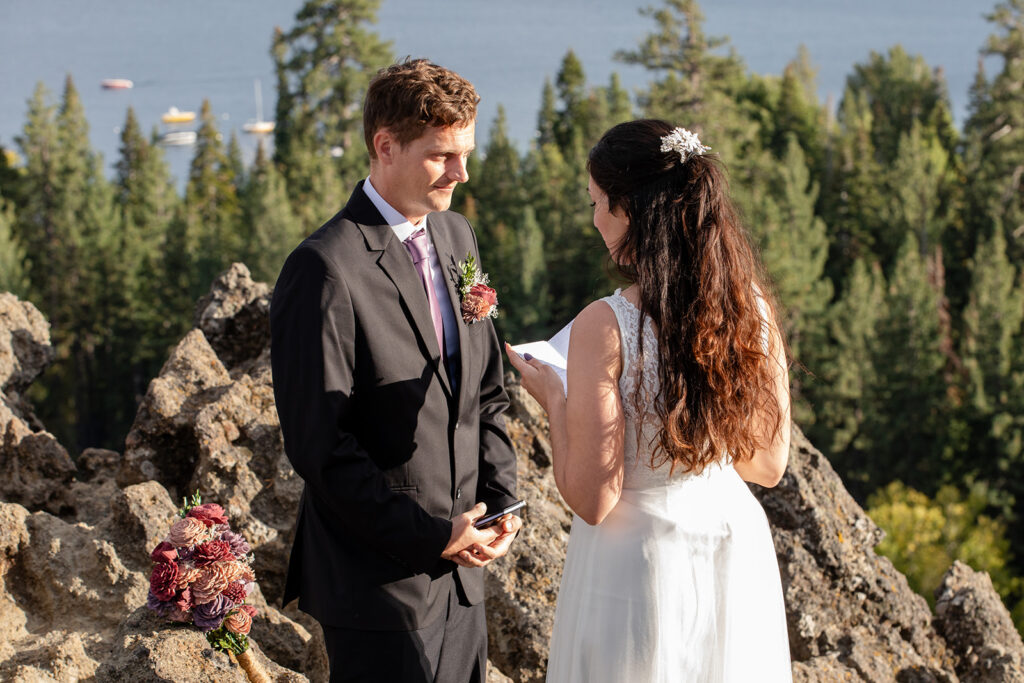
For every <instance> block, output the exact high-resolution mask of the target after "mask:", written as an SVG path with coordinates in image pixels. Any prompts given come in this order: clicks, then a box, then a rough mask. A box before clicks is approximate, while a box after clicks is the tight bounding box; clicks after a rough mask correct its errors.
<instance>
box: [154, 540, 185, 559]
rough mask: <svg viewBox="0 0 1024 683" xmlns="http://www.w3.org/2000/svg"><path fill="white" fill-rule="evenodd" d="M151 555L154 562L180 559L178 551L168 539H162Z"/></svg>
mask: <svg viewBox="0 0 1024 683" xmlns="http://www.w3.org/2000/svg"><path fill="white" fill-rule="evenodd" d="M149 556H150V557H151V558H152V559H153V561H154V562H174V561H175V560H176V559H178V551H177V550H176V549H175V548H174V546H173V545H171V544H170V543H168V542H167V541H161V542H160V545H158V546H157V547H155V548H153V552H152V553H150V555H149Z"/></svg>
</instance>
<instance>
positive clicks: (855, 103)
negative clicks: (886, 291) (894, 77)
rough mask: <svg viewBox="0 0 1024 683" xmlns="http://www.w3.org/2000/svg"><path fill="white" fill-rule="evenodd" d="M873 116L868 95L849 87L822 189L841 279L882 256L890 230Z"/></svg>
mask: <svg viewBox="0 0 1024 683" xmlns="http://www.w3.org/2000/svg"><path fill="white" fill-rule="evenodd" d="M873 121H874V119H873V116H872V114H871V109H870V105H869V103H868V98H867V95H866V94H865V93H863V92H857V91H854V90H853V89H852V88H850V87H849V86H847V88H846V91H845V93H844V95H843V99H842V102H841V103H840V108H839V116H838V131H837V139H836V140H835V142H834V153H833V155H832V167H831V168H828V169H827V170H826V173H827V176H828V178H829V182H828V183H827V184H826V185H824V186H823V188H822V192H823V196H822V200H821V202H820V214H821V216H822V218H824V220H825V224H826V225H827V226H828V228H829V263H828V267H827V272H828V274H829V277H830V278H831V280H832V281H833V282H836V283H841V282H842V281H843V279H844V277H845V274H846V272H847V271H848V269H849V268H850V265H851V264H852V263H853V262H854V261H856V260H857V259H861V258H864V259H872V258H878V257H877V254H878V253H879V250H878V245H877V243H876V242H877V239H878V236H879V235H880V234H887V232H886V231H887V228H888V225H887V223H886V222H885V219H884V213H885V201H884V197H885V196H886V195H885V193H884V192H883V191H882V182H883V173H882V169H883V167H882V165H881V164H880V163H879V161H878V160H877V158H876V154H875V146H874V143H873V142H872V137H871V131H872V125H873ZM883 265H886V266H887V265H888V263H884V264H883Z"/></svg>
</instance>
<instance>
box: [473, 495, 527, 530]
mask: <svg viewBox="0 0 1024 683" xmlns="http://www.w3.org/2000/svg"><path fill="white" fill-rule="evenodd" d="M524 507H526V501H525V500H517V501H516V502H514V503H512V504H511V505H509V506H508V507H506V508H505V509H504V510H502V511H500V512H495V513H492V514H489V515H484V516H483V517H481V518H480V519H478V520H476V521H475V522H473V526H474V527H476V528H477V529H486V528H487V527H489V526H491V525H492V524H494V523H495V522H497V521H498V520H499V519H501V518H502V517H504V516H505V515H507V514H509V513H510V512H515V511H516V510H522V509H523V508H524Z"/></svg>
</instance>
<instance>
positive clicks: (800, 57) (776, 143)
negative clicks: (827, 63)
mask: <svg viewBox="0 0 1024 683" xmlns="http://www.w3.org/2000/svg"><path fill="white" fill-rule="evenodd" d="M771 124H772V125H771V126H770V129H769V130H770V135H771V137H770V139H769V141H768V143H767V146H768V147H769V148H770V149H771V150H772V152H773V153H774V154H775V156H776V157H778V158H780V159H781V158H783V157H784V156H785V154H786V151H787V148H788V147H789V137H790V135H795V136H796V140H797V142H799V143H800V148H801V149H802V150H803V153H804V156H805V157H807V160H808V163H807V165H808V166H809V167H810V168H811V169H815V170H820V169H821V166H822V162H823V159H822V155H823V153H824V150H823V142H824V126H825V110H824V109H823V108H822V107H821V105H820V104H819V102H818V96H817V73H816V69H815V68H814V65H813V64H812V63H811V57H810V53H809V52H808V51H807V48H806V47H805V46H803V45H801V46H800V50H799V52H798V53H797V57H796V59H794V60H793V61H791V62H789V63H788V64H787V65H786V68H785V70H784V71H783V72H782V80H781V81H780V82H779V94H778V101H777V103H776V105H775V107H774V115H773V116H772V120H771Z"/></svg>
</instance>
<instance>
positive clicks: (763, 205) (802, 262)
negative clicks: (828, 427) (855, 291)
mask: <svg viewBox="0 0 1024 683" xmlns="http://www.w3.org/2000/svg"><path fill="white" fill-rule="evenodd" d="M770 177H771V180H770V182H769V183H768V184H767V186H766V188H765V190H766V192H764V193H763V194H761V196H760V197H759V199H757V200H756V206H752V207H750V208H748V209H747V210H746V211H745V215H747V216H750V218H751V226H752V228H753V231H754V236H755V238H756V239H757V241H758V243H759V245H760V251H761V256H762V258H763V259H764V263H765V266H766V267H767V269H768V272H769V274H770V275H771V277H772V280H773V282H774V284H775V287H776V291H777V294H778V296H779V298H780V300H781V303H782V311H783V318H782V321H781V322H782V325H783V330H784V331H785V334H786V338H787V339H788V340H789V345H790V353H791V356H792V357H793V358H794V359H795V360H797V361H798V362H800V363H803V364H805V365H806V364H810V367H812V368H813V366H814V365H816V364H817V362H816V361H817V358H818V357H820V356H821V355H822V347H823V345H824V344H825V342H826V330H825V326H826V311H827V308H828V304H829V302H830V301H831V300H832V282H831V281H830V280H829V279H828V278H826V277H825V261H826V259H827V257H828V240H827V236H826V230H825V223H824V222H823V221H822V220H821V218H819V217H818V216H816V215H815V214H814V204H815V201H816V200H817V195H818V187H817V184H816V183H813V182H812V181H811V179H810V173H809V171H808V169H807V164H806V160H805V157H804V154H803V150H802V149H801V147H800V143H799V142H798V141H797V138H796V135H790V139H789V145H788V147H787V150H786V154H785V158H784V159H783V160H782V161H780V162H779V163H778V164H776V165H774V166H773V167H772V170H771V176H770ZM812 371H813V369H812ZM803 383H804V376H803V374H802V373H800V372H796V373H794V375H793V377H792V381H791V390H792V395H793V399H794V417H795V418H796V419H797V420H798V421H799V422H800V424H801V425H807V424H809V423H810V421H811V420H812V419H813V415H812V413H811V412H810V410H809V409H808V408H807V406H806V404H805V402H804V401H805V399H804V396H803V391H802V388H803Z"/></svg>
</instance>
